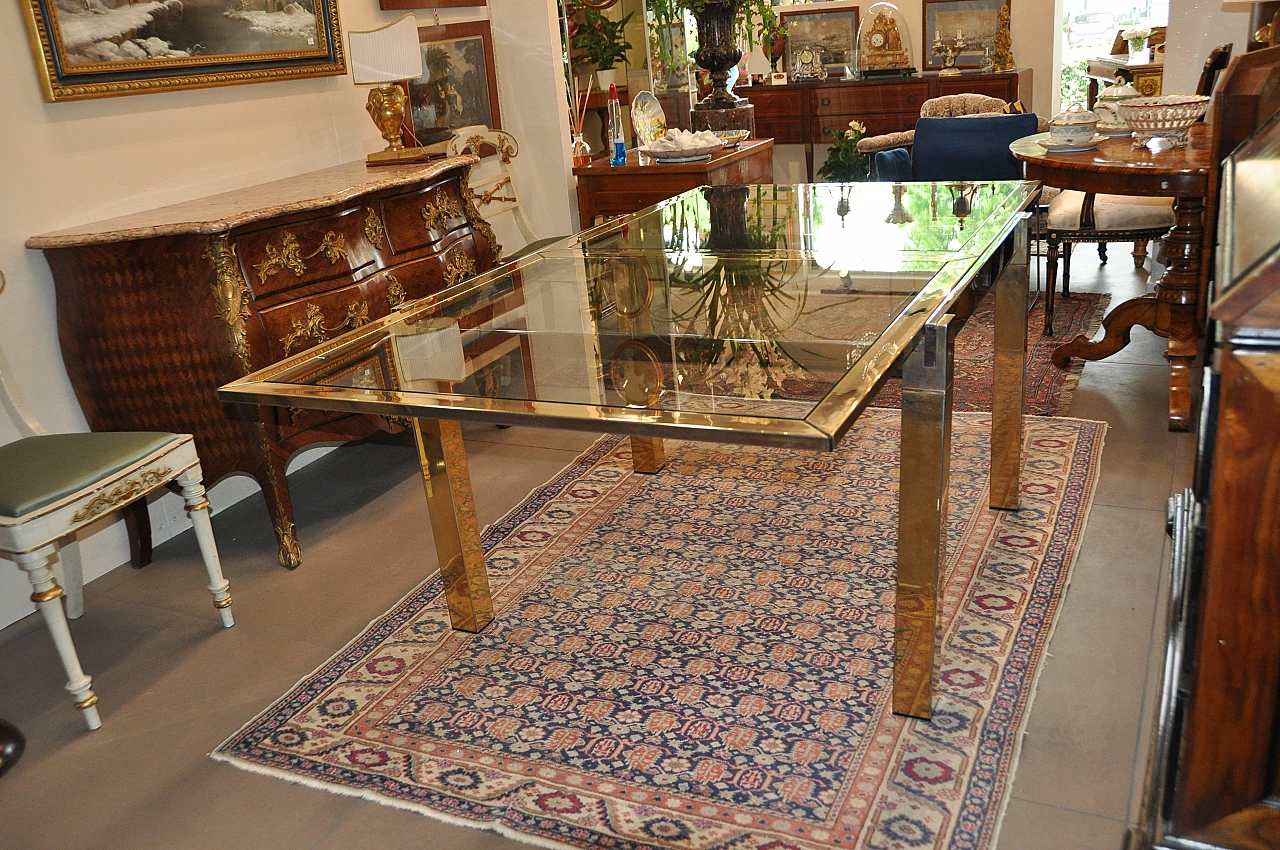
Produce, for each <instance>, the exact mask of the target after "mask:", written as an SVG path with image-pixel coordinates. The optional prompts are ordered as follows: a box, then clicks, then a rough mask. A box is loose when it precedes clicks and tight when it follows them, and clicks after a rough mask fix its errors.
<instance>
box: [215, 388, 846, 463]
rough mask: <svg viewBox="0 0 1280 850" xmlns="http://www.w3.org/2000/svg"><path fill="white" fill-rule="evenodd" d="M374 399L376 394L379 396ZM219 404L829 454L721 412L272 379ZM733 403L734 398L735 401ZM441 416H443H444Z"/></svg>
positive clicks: (787, 423)
mask: <svg viewBox="0 0 1280 850" xmlns="http://www.w3.org/2000/svg"><path fill="white" fill-rule="evenodd" d="M379 396H380V397H379ZM218 397H219V398H220V399H222V400H223V401H230V402H239V403H242V404H267V405H280V406H287V407H301V408H312V409H316V410H327V411H336V412H339V413H373V414H375V415H378V416H408V417H415V418H416V417H424V418H429V419H452V420H457V421H459V422H486V423H496V424H499V425H504V424H505V425H532V426H535V427H543V428H566V429H572V430H577V431H593V432H596V433H599V432H605V433H613V434H625V435H633V436H639V437H667V438H672V439H685V440H699V441H702V442H719V443H734V444H739V445H758V446H775V447H778V448H796V449H810V450H818V451H830V450H832V449H834V448H835V443H834V442H833V441H832V440H831V438H830V437H829V436H828V435H827V434H825V433H823V432H822V431H820V430H819V429H817V428H815V427H814V426H813V425H811V424H810V423H809V422H807V421H806V420H804V419H799V418H797V419H769V418H765V417H761V416H747V415H741V414H728V413H693V412H687V411H670V410H653V409H651V408H645V407H635V408H631V407H605V406H601V405H594V404H587V403H582V404H578V403H574V402H561V401H529V400H526V399H504V398H477V397H473V396H449V395H435V394H428V393H404V392H401V391H398V390H372V389H353V388H348V387H329V386H316V385H312V386H305V387H304V386H299V385H297V384H281V383H275V382H272V381H244V382H240V383H237V384H228V385H227V386H224V387H222V388H220V389H219V390H218ZM735 400H737V399H735ZM446 414H447V415H446Z"/></svg>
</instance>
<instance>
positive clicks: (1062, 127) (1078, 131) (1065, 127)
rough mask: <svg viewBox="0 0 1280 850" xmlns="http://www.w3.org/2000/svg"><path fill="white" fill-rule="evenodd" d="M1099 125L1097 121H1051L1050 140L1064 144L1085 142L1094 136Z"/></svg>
mask: <svg viewBox="0 0 1280 850" xmlns="http://www.w3.org/2000/svg"><path fill="white" fill-rule="evenodd" d="M1097 126H1098V122H1097V121H1087V122H1073V123H1071V124H1056V123H1053V122H1050V123H1049V140H1050V141H1052V142H1060V143H1062V144H1072V145H1078V144H1083V143H1085V142H1087V141H1089V140H1090V139H1092V138H1093V133H1094V130H1095V129H1097Z"/></svg>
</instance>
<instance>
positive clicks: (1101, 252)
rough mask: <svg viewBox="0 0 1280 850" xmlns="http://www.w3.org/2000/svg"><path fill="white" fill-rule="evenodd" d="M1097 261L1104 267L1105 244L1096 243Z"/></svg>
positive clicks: (1105, 262) (1105, 256) (1105, 261)
mask: <svg viewBox="0 0 1280 850" xmlns="http://www.w3.org/2000/svg"><path fill="white" fill-rule="evenodd" d="M1098 260H1099V261H1100V262H1101V263H1102V264H1103V265H1104V266H1105V265H1106V264H1107V243H1106V242H1099V243H1098Z"/></svg>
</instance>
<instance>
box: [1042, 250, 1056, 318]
mask: <svg viewBox="0 0 1280 850" xmlns="http://www.w3.org/2000/svg"><path fill="white" fill-rule="evenodd" d="M1044 280H1045V284H1044V335H1045V336H1053V301H1054V298H1055V297H1056V295H1057V289H1058V237H1057V234H1055V233H1050V234H1049V239H1048V241H1047V245H1046V248H1045V273H1044Z"/></svg>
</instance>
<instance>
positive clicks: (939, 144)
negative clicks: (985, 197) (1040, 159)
mask: <svg viewBox="0 0 1280 850" xmlns="http://www.w3.org/2000/svg"><path fill="white" fill-rule="evenodd" d="M1037 126H1038V119H1037V118H1036V116H1035V115H1031V114H1026V115H1022V114H1016V115H980V116H978V115H975V116H970V117H963V118H921V119H920V120H919V121H917V122H916V127H915V130H914V137H913V144H912V146H911V148H910V149H907V148H894V149H892V150H887V151H880V152H879V153H877V154H876V174H877V179H879V180H881V181H892V182H895V183H905V182H911V181H937V180H1018V179H1021V177H1022V168H1021V166H1020V165H1019V164H1018V161H1017V160H1016V159H1015V158H1014V156H1013V154H1012V153H1010V151H1009V145H1010V144H1011V143H1012V142H1014V141H1015V140H1017V139H1020V138H1022V137H1023V136H1030V135H1032V134H1033V133H1035V132H1036V127H1037Z"/></svg>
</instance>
